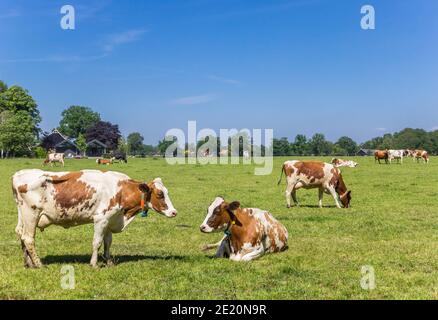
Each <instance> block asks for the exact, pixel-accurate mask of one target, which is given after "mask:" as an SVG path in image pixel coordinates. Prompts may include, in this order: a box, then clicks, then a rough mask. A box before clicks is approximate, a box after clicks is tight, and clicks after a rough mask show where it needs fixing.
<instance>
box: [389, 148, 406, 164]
mask: <svg viewBox="0 0 438 320" xmlns="http://www.w3.org/2000/svg"><path fill="white" fill-rule="evenodd" d="M405 154H406V150H388V161H389V164H392V161H394V160H397V163H400V164H403V157H404V156H405Z"/></svg>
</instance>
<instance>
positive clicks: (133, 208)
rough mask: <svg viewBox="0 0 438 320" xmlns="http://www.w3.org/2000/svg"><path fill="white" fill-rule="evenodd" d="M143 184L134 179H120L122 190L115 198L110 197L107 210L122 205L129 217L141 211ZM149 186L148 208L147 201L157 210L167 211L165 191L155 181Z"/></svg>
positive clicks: (147, 195) (146, 198)
mask: <svg viewBox="0 0 438 320" xmlns="http://www.w3.org/2000/svg"><path fill="white" fill-rule="evenodd" d="M141 184H142V183H141V182H137V181H134V180H122V181H119V183H118V184H117V185H118V186H119V187H120V190H119V191H118V192H117V194H116V195H115V196H114V197H113V198H111V199H110V201H109V205H108V208H107V209H106V212H108V211H111V210H112V209H113V208H114V207H116V206H120V207H121V208H123V210H124V215H125V216H126V218H128V219H129V218H131V217H132V216H134V215H136V214H137V213H139V212H140V211H141V210H142V208H141V193H142V192H141V191H140V188H139V187H140V185H141ZM147 186H148V187H149V192H147V193H145V207H146V209H148V207H147V203H148V202H150V203H151V205H152V207H153V208H154V210H155V211H157V212H163V211H165V210H166V209H167V205H166V202H165V200H164V194H163V192H162V191H161V190H159V189H157V188H156V187H155V185H154V182H149V183H148V184H147Z"/></svg>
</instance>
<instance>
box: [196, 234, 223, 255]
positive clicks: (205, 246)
mask: <svg viewBox="0 0 438 320" xmlns="http://www.w3.org/2000/svg"><path fill="white" fill-rule="evenodd" d="M227 237H228V236H224V237H222V239H221V240H220V241H219V242H217V243H213V244H206V245H204V246H203V247H202V248H201V250H202V251H208V250H211V249H216V248H218V247H220V246H221V244H222V242H223V241H224V240H225V239H226V238H227Z"/></svg>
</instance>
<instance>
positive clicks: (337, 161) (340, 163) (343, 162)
mask: <svg viewBox="0 0 438 320" xmlns="http://www.w3.org/2000/svg"><path fill="white" fill-rule="evenodd" d="M331 163H332V165H334V166H335V167H336V168H340V167H349V168H356V167H357V166H358V165H359V164H358V163H357V162H355V161H353V160H343V159H338V158H333V159H332V162H331Z"/></svg>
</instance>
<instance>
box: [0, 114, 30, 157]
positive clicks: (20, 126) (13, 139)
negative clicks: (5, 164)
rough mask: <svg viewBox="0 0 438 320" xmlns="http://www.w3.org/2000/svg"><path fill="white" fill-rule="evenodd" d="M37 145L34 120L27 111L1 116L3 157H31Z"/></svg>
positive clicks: (0, 137)
mask: <svg viewBox="0 0 438 320" xmlns="http://www.w3.org/2000/svg"><path fill="white" fill-rule="evenodd" d="M36 144H37V140H36V136H35V123H34V119H32V117H31V116H30V115H29V114H27V113H26V112H25V111H18V112H15V113H14V112H12V111H3V112H2V113H1V114H0V148H1V150H2V156H3V154H5V155H6V156H7V157H8V156H12V157H14V156H23V155H30V154H31V153H32V150H33V148H34V147H35V145H36Z"/></svg>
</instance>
